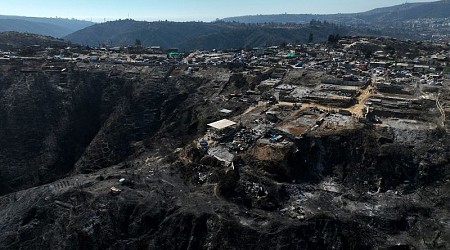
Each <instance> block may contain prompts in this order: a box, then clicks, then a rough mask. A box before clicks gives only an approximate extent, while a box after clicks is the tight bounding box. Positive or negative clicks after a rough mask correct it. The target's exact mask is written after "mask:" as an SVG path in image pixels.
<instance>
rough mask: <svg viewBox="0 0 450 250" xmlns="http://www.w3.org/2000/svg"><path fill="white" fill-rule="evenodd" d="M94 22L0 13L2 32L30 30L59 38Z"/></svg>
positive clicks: (30, 31)
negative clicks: (3, 14)
mask: <svg viewBox="0 0 450 250" xmlns="http://www.w3.org/2000/svg"><path fill="white" fill-rule="evenodd" d="M93 24H94V23H93V22H89V21H82V20H76V19H64V18H43V17H23V16H2V15H0V32H2V31H17V32H29V33H35V34H39V35H45V36H53V37H57V38H61V37H64V36H66V35H68V34H70V33H73V32H75V31H77V30H80V29H84V28H86V27H88V26H91V25H93Z"/></svg>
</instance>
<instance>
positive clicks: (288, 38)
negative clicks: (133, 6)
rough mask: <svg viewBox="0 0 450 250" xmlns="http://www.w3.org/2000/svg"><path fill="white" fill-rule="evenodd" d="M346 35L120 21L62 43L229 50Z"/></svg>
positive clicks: (328, 30)
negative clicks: (138, 42)
mask: <svg viewBox="0 0 450 250" xmlns="http://www.w3.org/2000/svg"><path fill="white" fill-rule="evenodd" d="M337 33H339V34H341V35H345V34H347V33H348V30H347V29H345V28H344V27H340V26H337V25H334V24H321V25H317V26H310V25H309V24H308V25H279V24H277V25H247V24H233V23H225V22H214V23H203V22H143V21H134V20H119V21H112V22H106V23H101V24H96V25H93V26H90V27H88V28H85V29H83V30H80V31H77V32H75V33H73V34H70V35H68V36H66V37H64V38H65V39H67V40H69V41H71V42H74V43H78V44H82V45H90V46H99V45H102V44H104V45H124V46H126V45H134V44H135V42H136V40H139V41H141V42H142V43H143V44H144V46H151V45H159V46H162V47H164V48H179V49H182V50H191V49H228V48H248V47H255V46H263V45H278V44H281V43H284V42H308V38H309V36H310V34H312V35H313V37H314V39H316V41H323V40H326V39H327V37H328V35H330V34H337Z"/></svg>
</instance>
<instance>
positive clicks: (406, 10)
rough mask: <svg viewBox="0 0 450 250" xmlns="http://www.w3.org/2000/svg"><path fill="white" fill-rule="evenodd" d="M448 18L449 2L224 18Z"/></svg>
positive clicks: (340, 20)
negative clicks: (320, 13)
mask: <svg viewBox="0 0 450 250" xmlns="http://www.w3.org/2000/svg"><path fill="white" fill-rule="evenodd" d="M448 17H450V2H449V1H447V0H444V1H437V2H422V3H405V4H401V5H396V6H391V7H383V8H377V9H373V10H370V11H366V12H361V13H353V14H329V15H314V14H275V15H250V16H237V17H229V18H224V19H222V21H225V22H241V23H269V22H275V23H306V22H309V21H310V20H312V19H315V20H321V21H328V22H334V23H346V24H373V23H389V22H399V21H407V20H411V19H419V18H448Z"/></svg>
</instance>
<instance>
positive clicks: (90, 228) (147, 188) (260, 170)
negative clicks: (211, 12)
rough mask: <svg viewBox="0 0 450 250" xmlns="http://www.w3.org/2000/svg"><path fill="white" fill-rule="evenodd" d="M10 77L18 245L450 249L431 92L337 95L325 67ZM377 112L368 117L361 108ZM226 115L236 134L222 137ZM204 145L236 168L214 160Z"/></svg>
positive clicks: (4, 239)
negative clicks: (288, 88) (279, 89)
mask: <svg viewBox="0 0 450 250" xmlns="http://www.w3.org/2000/svg"><path fill="white" fill-rule="evenodd" d="M0 69H1V77H0V100H1V101H0V117H2V119H0V145H1V147H0V156H1V158H0V194H1V195H2V196H0V201H1V202H0V215H1V216H0V230H1V231H2V234H0V247H1V248H3V249H17V248H23V249H49V248H61V249H87V248H89V249H105V248H112V249H124V248H138V249H242V248H243V249H448V247H449V245H448V244H449V243H448V242H449V238H450V227H449V219H448V215H449V204H450V203H449V201H450V197H449V195H448V194H449V191H450V182H449V170H448V158H449V157H448V152H449V145H450V142H449V137H448V135H447V132H446V122H447V120H446V118H445V117H446V116H445V115H444V116H442V114H441V112H440V111H439V107H438V106H439V105H438V106H437V105H436V101H435V100H434V99H432V97H426V96H427V93H428V92H427V90H426V89H424V88H422V87H420V86H419V89H416V90H417V91H409V92H408V91H407V92H408V93H411V94H410V96H408V97H405V96H401V97H402V98H403V99H401V100H402V101H403V102H405V100H406V98H410V99H407V100H409V101H410V103H411V104H410V105H409V106H408V107H407V108H403V109H401V108H398V107H394V106H392V105H390V101H391V100H392V98H400V97H399V96H392V95H393V94H392V93H387V92H389V91H391V90H392V89H391V88H387V87H385V86H384V87H383V86H378V85H376V79H377V78H376V77H375V76H374V78H373V79H371V80H370V81H367V82H365V81H364V83H363V84H361V86H356V88H357V89H356V90H355V89H354V88H350V87H345V88H344V87H342V88H339V93H341V94H342V93H348V92H350V93H353V92H356V93H358V94H357V95H355V96H350V97H348V96H347V95H344V96H345V98H344V97H339V98H337V99H336V98H335V95H336V89H334V87H333V88H332V89H326V88H324V87H320V86H323V85H322V83H321V82H320V79H325V78H327V77H326V76H324V75H323V73H321V72H319V71H318V70H314V69H309V70H305V69H295V70H292V69H291V70H288V69H287V68H285V67H279V66H270V67H267V68H266V69H267V70H266V69H265V68H254V67H251V66H249V65H243V64H223V65H218V66H217V65H216V66H213V65H204V66H195V67H192V66H191V67H188V66H186V65H175V63H173V64H163V65H158V66H155V65H143V64H142V63H121V64H118V63H112V62H92V61H91V62H83V61H79V62H73V61H72V62H62V61H52V60H40V61H27V60H25V61H17V62H15V61H14V60H9V61H8V62H7V63H6V62H5V63H3V64H2V65H0ZM273 79H281V82H279V83H278V84H283V83H287V84H292V85H295V86H296V90H294V92H289V93H290V94H288V95H284V97H283V94H282V95H281V99H283V98H287V97H286V96H288V97H289V96H290V98H294V97H293V96H295V95H297V97H298V96H300V97H299V98H300V99H297V100H298V101H299V100H304V103H302V106H301V107H297V108H296V107H295V105H293V104H294V103H293V102H288V101H287V100H286V99H285V100H284V101H283V100H281V99H280V97H277V95H278V94H277V93H276V92H274V90H273V88H272V87H273V86H269V85H268V84H270V83H271V82H272V80H273ZM317 79H319V80H317ZM267 80H269V81H267ZM325 80H329V79H325ZM268 86H269V87H268ZM276 86H278V85H275V87H276ZM408 86H409V85H408ZM414 86H416V85H411V86H410V87H411V88H413V87H414ZM316 87H317V89H320V91H321V92H326V93H329V96H328V97H329V98H328V97H327V98H324V97H323V96H322V95H319V94H318V92H317V89H315V88H316ZM319 87H320V88H319ZM353 87H355V86H353ZM416 87H417V86H416ZM372 88H373V89H377V90H378V91H377V93H375V92H371V91H372ZM405 88H406V87H405ZM414 88H415V87H414ZM446 88H447V85H443V86H442V87H441V88H440V89H439V90H437V91H438V92H439V93H442V95H440V98H441V99H440V100H441V102H442V105H440V106H442V109H443V112H444V113H445V112H446V107H447V106H446V105H447V104H448V103H449V100H447V99H446V98H444V97H442V96H445V93H447V92H446V91H447V90H446ZM394 89H395V88H394ZM369 90H370V91H369ZM419 90H420V91H419ZM327 91H329V92H327ZM405 91H406V90H405ZM424 91H425V92H424ZM432 91H436V90H435V89H434V90H432ZM365 93H370V96H369V97H367V98H365V97H364V98H363V97H361V96H362V95H365ZM430 93H432V92H430ZM428 94H429V93H428ZM417 95H424V96H425V97H423V98H422V99H416V97H417ZM302 98H303V99H302ZM333 98H335V99H333ZM380 98H381V99H383V102H377V101H373V100H374V99H375V100H376V99H380ZM427 98H428V99H427ZM257 99H258V100H257ZM273 99H276V101H275V102H274V100H273ZM429 99H431V101H430V100H429ZM330 100H331V101H330ZM255 101H256V103H255ZM278 101H279V103H278V104H277V103H276V102H278ZM369 101H372V102H373V104H371V109H370V111H369V116H368V117H366V118H365V117H363V116H361V115H360V112H361V110H359V109H358V108H359V107H360V106H358V105H360V103H362V102H369ZM299 102H300V101H299ZM336 102H338V105H341V106H335V105H336ZM330 103H332V104H330ZM361 107H363V106H361ZM223 109H227V110H229V111H231V113H229V112H219V111H220V110H223ZM418 110H419V111H418ZM344 111H347V112H344ZM348 112H350V113H352V112H353V115H348V114H347V113H348ZM343 114H344V115H343ZM371 115H372V118H371ZM447 117H448V116H447ZM222 118H228V119H231V120H234V121H236V122H237V125H236V127H234V128H233V129H232V130H231V131H230V132H229V133H226V134H221V132H220V133H218V132H217V131H216V132H214V131H211V130H209V129H207V127H208V126H207V124H208V123H210V122H214V121H217V120H220V119H222ZM442 119H444V121H442ZM375 120H377V121H378V120H382V123H381V124H378V122H375ZM440 122H443V126H442V125H439V123H440ZM274 135H278V136H280V135H281V136H282V138H283V139H282V140H279V139H278V138H281V137H275V138H274ZM202 139H204V140H208V141H209V147H210V148H215V149H217V151H215V152H222V153H221V154H225V155H226V156H227V155H228V154H233V156H234V158H233V159H232V160H231V161H230V162H227V160H226V159H225V160H223V159H222V158H223V157H222V155H217V154H215V153H211V152H210V153H209V154H208V153H206V152H205V151H204V150H203V149H202V148H201V147H199V144H198V142H199V140H202ZM221 150H222V151H221ZM224 152H225V153H224ZM226 152H228V154H227V153H226ZM221 159H222V161H221ZM120 179H124V180H122V181H121V182H120V183H119V180H120ZM111 187H119V188H120V192H118V193H114V192H113V193H111Z"/></svg>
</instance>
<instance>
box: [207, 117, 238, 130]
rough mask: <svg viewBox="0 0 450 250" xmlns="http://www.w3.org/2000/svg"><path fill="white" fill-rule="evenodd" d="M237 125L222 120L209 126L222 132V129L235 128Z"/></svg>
mask: <svg viewBox="0 0 450 250" xmlns="http://www.w3.org/2000/svg"><path fill="white" fill-rule="evenodd" d="M235 124H236V123H235V122H233V121H230V120H227V119H223V120H220V121H216V122H213V123H210V124H208V126H210V127H213V128H215V129H219V130H221V129H224V128H228V127H230V126H233V125H235Z"/></svg>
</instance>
